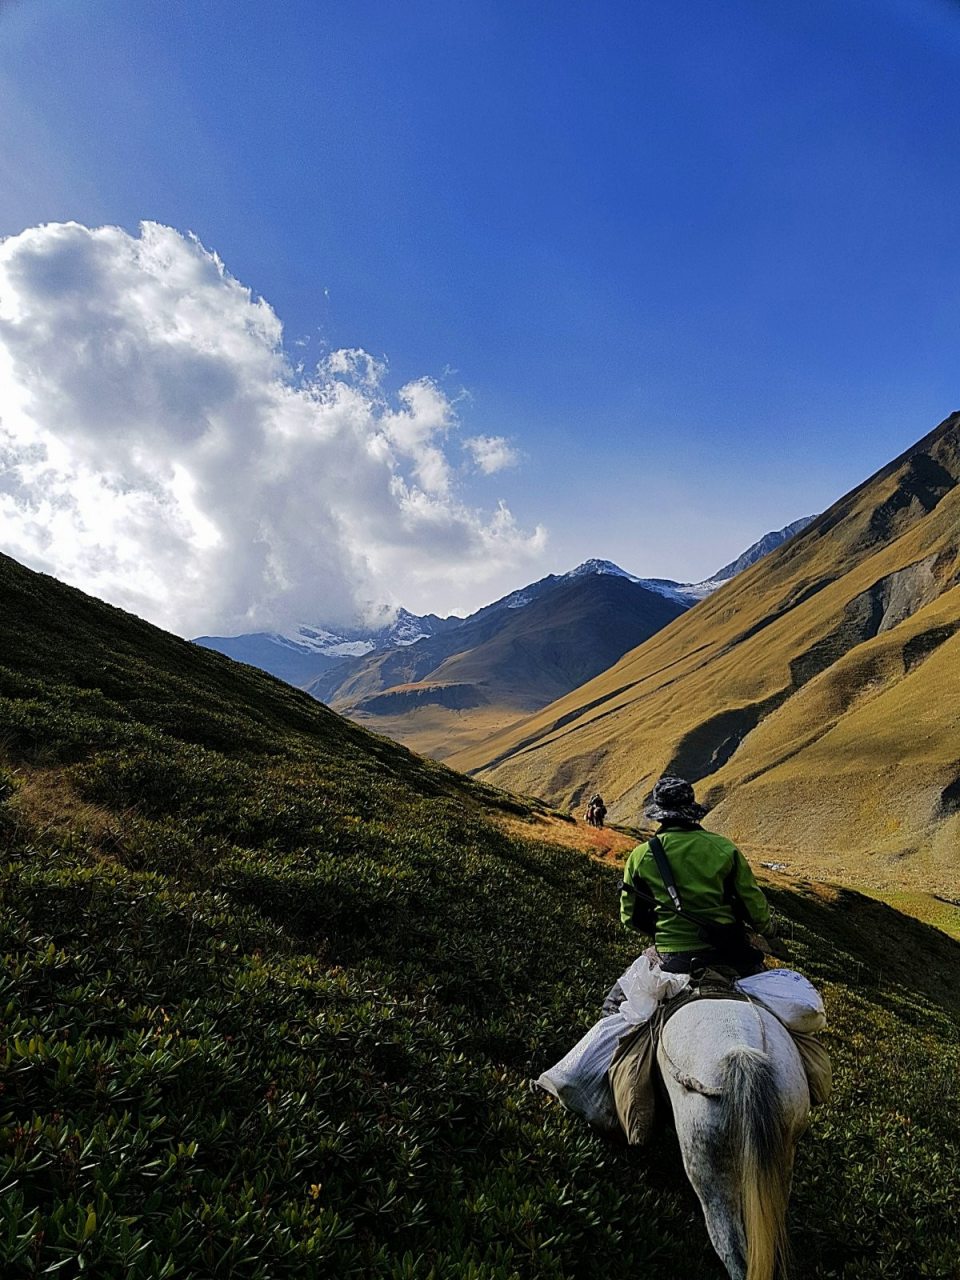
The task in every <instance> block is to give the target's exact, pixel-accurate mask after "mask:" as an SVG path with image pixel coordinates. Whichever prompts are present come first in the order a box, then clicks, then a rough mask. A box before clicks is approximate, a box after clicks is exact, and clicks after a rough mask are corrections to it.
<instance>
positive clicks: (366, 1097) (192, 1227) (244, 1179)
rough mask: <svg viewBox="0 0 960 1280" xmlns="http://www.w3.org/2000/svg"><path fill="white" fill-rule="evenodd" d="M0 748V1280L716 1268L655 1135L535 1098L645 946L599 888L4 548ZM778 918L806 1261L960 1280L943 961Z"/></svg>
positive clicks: (812, 919)
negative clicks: (584, 1118)
mask: <svg viewBox="0 0 960 1280" xmlns="http://www.w3.org/2000/svg"><path fill="white" fill-rule="evenodd" d="M0 742H2V743H3V744H4V747H3V756H4V760H3V770H2V773H0V848H2V851H3V852H2V857H0V862H2V873H0V957H2V960H0V1020H2V1037H0V1045H2V1047H0V1187H2V1189H3V1194H2V1196H0V1274H2V1275H3V1276H4V1278H5V1280H7V1278H8V1277H9V1278H10V1280H15V1278H17V1277H21V1276H24V1277H26V1276H39V1275H48V1274H52V1275H59V1276H64V1277H72V1276H75V1275H78V1274H79V1273H80V1272H86V1273H87V1274H89V1275H90V1276H93V1277H96V1278H97V1280H113V1277H117V1278H119V1277H127V1276H129V1277H133V1278H134V1280H140V1278H142V1280H147V1278H150V1280H153V1278H155V1277H183V1278H184V1280H186V1278H187V1277H206V1276H218V1277H238V1278H243V1280H246V1278H251V1280H252V1278H254V1277H261V1278H262V1280H267V1278H268V1277H270V1278H274V1277H278V1278H279V1277H294V1276H297V1277H303V1276H313V1275H315V1276H331V1277H337V1278H338V1280H339V1278H340V1277H349V1276H356V1277H395V1278H396V1280H430V1278H431V1277H432V1278H433V1280H465V1278H471V1280H513V1278H516V1277H520V1278H522V1280H528V1278H529V1280H534V1278H536V1280H552V1278H556V1280H560V1277H570V1278H571V1280H573V1278H574V1277H576V1278H577V1280H579V1278H580V1277H585V1278H588V1280H589V1278H590V1277H597V1280H600V1278H601V1277H603V1280H613V1278H616V1277H623V1278H624V1280H626V1278H627V1277H633V1276H636V1275H643V1276H645V1277H649V1278H652V1280H711V1278H713V1280H719V1278H720V1276H721V1274H722V1273H721V1271H720V1269H719V1266H718V1264H717V1262H716V1260H715V1258H714V1257H713V1254H712V1252H711V1251H710V1249H709V1246H708V1244H707V1240H706V1233H705V1231H704V1228H703V1225H702V1220H701V1218H700V1214H699V1208H698V1206H697V1203H696V1201H695V1199H694V1197H693V1194H692V1192H691V1191H690V1190H689V1188H688V1186H687V1185H686V1182H685V1180H684V1178H683V1174H682V1170H681V1168H680V1165H679V1159H678V1157H677V1154H676V1152H675V1150H674V1146H673V1144H672V1141H671V1137H670V1134H669V1133H668V1132H664V1133H663V1135H662V1136H661V1138H660V1139H659V1140H658V1142H657V1144H656V1145H655V1147H654V1148H653V1149H651V1150H648V1151H642V1152H637V1151H630V1150H628V1149H626V1148H623V1147H621V1146H618V1145H617V1144H615V1143H610V1142H608V1141H606V1140H604V1139H602V1138H600V1137H598V1136H597V1135H594V1134H593V1133H591V1132H590V1131H589V1130H588V1129H587V1128H586V1127H585V1126H583V1125H582V1123H581V1122H579V1121H578V1120H577V1119H576V1118H575V1117H572V1116H569V1115H567V1114H566V1113H564V1112H562V1111H561V1110H560V1109H559V1108H558V1107H557V1106H556V1105H555V1104H554V1103H553V1102H552V1101H551V1100H549V1099H547V1098H546V1097H544V1096H540V1095H535V1094H532V1093H530V1092H529V1091H528V1090H527V1088H526V1080H527V1078H528V1077H529V1076H530V1075H534V1074H537V1073H538V1072H539V1071H540V1070H541V1069H542V1068H543V1067H544V1066H546V1065H548V1064H550V1063H551V1062H553V1061H554V1060H555V1059H556V1058H558V1057H559V1056H560V1055H561V1054H562V1053H563V1052H565V1051H566V1049H567V1048H568V1047H569V1046H570V1044H571V1042H572V1041H573V1040H574V1039H575V1038H576V1037H577V1036H578V1035H579V1034H580V1033H581V1030H582V1029H583V1027H585V1026H586V1025H588V1024H589V1023H590V1022H591V1021H592V1020H593V1019H594V1017H595V1016H596V1013H597V1009H598V1006H599V1003H600V1000H601V999H602V995H603V992H604V991H605V989H606V987H607V986H608V985H609V983H610V981H611V980H612V979H613V977H615V976H616V974H617V973H618V972H619V971H620V969H621V968H622V967H623V966H624V964H625V963H626V961H627V960H628V959H629V958H630V956H631V953H632V952H631V947H630V943H629V940H628V939H626V938H625V937H624V936H623V935H621V933H620V932H619V929H618V927H617V926H616V924H615V917H616V910H615V906H616V898H617V895H616V882H617V876H616V872H615V871H614V870H612V869H610V868H607V867H604V866H602V865H600V864H599V863H597V862H593V861H591V860H589V859H588V858H586V857H584V856H583V855H582V854H580V853H578V852H576V851H573V850H570V849H565V848H561V847H558V846H554V845H547V844H536V843H532V842H529V841H524V840H521V839H515V838H511V837H508V836H507V835H506V834H504V833H503V831H502V830H501V829H500V828H499V827H498V825H497V823H496V821H495V819H496V816H497V811H498V810H499V811H500V812H506V813H514V814H516V813H517V812H522V807H521V806H519V805H518V803H517V802H516V801H514V800H512V799H511V798H509V797H507V796H506V795H504V794H503V793H499V792H495V791H492V790H489V789H486V788H482V787H479V786H477V785H475V784H472V783H469V782H467V781H466V780H465V779H461V778H458V777H456V776H455V775H453V774H450V773H448V772H447V771H446V770H444V769H442V768H440V767H439V766H437V765H433V764H430V763H429V762H426V761H422V760H420V759H418V758H417V757H415V756H412V755H411V754H409V753H408V752H407V751H405V750H404V749H403V748H401V747H398V746H395V745H394V744H391V743H388V742H386V741H385V740H383V739H378V738H374V737H371V736H369V735H367V734H365V733H363V732H362V731H361V730H359V729H358V728H356V727H354V726H351V725H349V724H347V723H346V722H344V721H342V720H339V719H338V718H337V717H335V716H333V715H332V714H330V713H329V712H327V711H326V710H325V709H324V708H323V707H321V706H319V705H318V704H317V703H315V702H313V701H312V700H311V699H310V698H308V697H307V696H306V695H304V694H300V693H298V692H297V691H295V690H293V689H290V688H288V687H286V686H284V685H282V684H280V683H279V682H277V681H274V680H271V679H270V678H269V677H267V676H263V675H261V674H259V673H257V672H254V671H252V670H251V669H247V668H243V667H239V666H237V665H235V664H232V663H230V662H229V661H228V660H226V659H223V658H221V657H220V656H219V655H217V654H214V653H210V652H206V651H203V650H200V649H197V648H194V647H192V646H190V645H188V644H185V643H183V642H181V641H178V640H176V639H174V638H173V637H170V636H167V635H165V634H164V633H162V632H160V631H157V630H155V629H154V628H151V627H148V626H146V625H145V624H143V623H140V622H138V621H136V620H135V619H132V618H130V617H128V616H126V615H124V614H121V613H119V612H117V611H116V610H111V609H108V608H107V607H106V606H103V605H100V604H98V603H96V602H94V601H91V600H89V599H87V598H86V597H83V596H82V595H80V594H79V593H77V592H74V591H71V590H70V589H69V588H66V587H63V586H62V585H60V584H58V583H55V582H52V581H51V580H49V579H44V578H41V577H39V576H37V575H34V574H30V573H28V572H27V571H26V570H24V569H21V568H20V567H19V566H17V565H16V564H14V563H13V562H12V561H9V560H7V559H5V558H2V557H0ZM776 899H777V905H778V906H779V907H780V908H781V910H782V911H783V913H784V915H785V916H786V917H787V918H788V919H789V920H790V921H792V922H793V925H792V927H793V930H794V934H795V937H794V945H795V949H796V954H797V957H798V960H799V962H800V963H801V965H802V966H803V967H804V968H805V969H806V970H807V972H809V973H810V974H811V976H812V977H813V978H814V979H815V980H816V981H818V982H819V983H820V984H821V986H822V987H823V988H824V990H825V993H826V997H827V1000H828V1002H829V1009H830V1014H831V1017H832V1020H833V1029H832V1031H831V1033H830V1037H829V1039H830V1047H831V1049H832V1051H833V1053H834V1055H835V1059H836V1068H837V1095H836V1098H835V1100H834V1102H833V1103H832V1104H831V1105H830V1106H829V1107H828V1108H825V1109H824V1110H823V1111H822V1112H820V1113H819V1114H818V1115H817V1116H816V1118H815V1120H814V1123H813V1126H812V1129H811V1131H810V1133H809V1134H808V1136H807V1137H806V1139H805V1140H804V1142H803V1144H802V1147H801V1153H800V1162H799V1168H798V1177H797V1188H796V1193H795V1196H794V1204H793V1214H792V1223H793V1232H794V1237H795V1241H796V1243H797V1246H798V1250H799V1252H800V1253H801V1256H802V1257H803V1258H804V1260H805V1267H804V1274H805V1275H806V1276H810V1277H844V1280H859V1278H862V1280H867V1278H868V1277H869V1278H870V1280H878V1278H879V1280H894V1278H896V1280H910V1278H911V1277H914V1276H916V1277H919V1276H928V1277H929V1276H941V1277H950V1276H954V1277H955V1276H956V1275H957V1274H958V1268H960V1244H958V1242H957V1239H956V1231H955V1222H954V1213H955V1205H956V1203H957V1202H958V1200H960V1105H958V1102H960V1099H958V1092H957V1090H958V1084H957V1082H958V1080H960V1035H958V1031H957V1015H958V1013H960V996H958V993H957V991H956V989H955V978H956V972H957V958H958V955H960V949H958V947H957V945H956V944H955V943H954V942H952V941H951V940H949V939H947V938H945V937H944V936H943V935H942V934H940V933H938V932H937V931H935V930H934V929H932V928H930V927H929V926H926V925H924V924H922V923H920V922H917V921H913V920H909V919H906V918H905V917H902V916H900V915H898V914H897V913H896V912H895V911H893V910H891V909H890V908H888V907H885V906H884V905H882V904H880V903H876V902H872V901H869V900H867V899H864V898H861V897H860V896H858V895H856V894H852V893H843V894H839V895H832V894H830V895H824V894H823V893H821V892H818V891H816V890H815V889H814V888H812V887H811V888H809V889H806V890H804V889H800V890H799V891H797V892H795V893H787V892H783V891H781V892H778V893H777V894H776ZM915 989H916V990H915Z"/></svg>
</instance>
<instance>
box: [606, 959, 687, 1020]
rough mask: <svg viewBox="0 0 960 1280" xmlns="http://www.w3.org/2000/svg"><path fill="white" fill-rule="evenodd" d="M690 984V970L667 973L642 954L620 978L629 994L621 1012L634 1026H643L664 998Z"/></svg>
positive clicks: (622, 988)
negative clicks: (688, 971)
mask: <svg viewBox="0 0 960 1280" xmlns="http://www.w3.org/2000/svg"><path fill="white" fill-rule="evenodd" d="M689 983H690V975H689V973H664V971H663V970H662V969H661V968H660V966H659V965H655V964H651V963H650V961H649V959H648V958H647V957H646V956H639V957H638V958H637V959H636V960H634V962H633V964H632V965H631V966H630V968H629V969H627V970H626V972H625V973H624V974H623V975H622V976H621V978H620V990H621V991H622V992H623V994H624V995H625V996H626V997H627V998H626V1000H625V1001H624V1002H623V1004H622V1005H621V1006H620V1012H621V1014H623V1016H624V1018H626V1020H627V1022H629V1023H630V1025H631V1026H634V1027H637V1026H640V1024H641V1023H643V1022H649V1021H650V1019H651V1018H652V1017H653V1011H654V1009H656V1007H657V1005H658V1004H659V1003H660V1001H661V1000H667V999H671V998H672V997H673V996H675V995H676V994H677V993H678V992H680V991H682V990H683V989H684V987H686V986H688V985H689Z"/></svg>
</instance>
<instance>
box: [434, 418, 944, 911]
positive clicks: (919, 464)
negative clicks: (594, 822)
mask: <svg viewBox="0 0 960 1280" xmlns="http://www.w3.org/2000/svg"><path fill="white" fill-rule="evenodd" d="M958 481H960V414H954V415H953V416H951V417H950V418H948V419H947V420H946V421H945V422H943V423H941V424H940V426H939V427H937V428H936V429H935V430H934V431H933V432H931V433H930V434H929V435H928V436H926V437H925V438H924V439H923V440H921V441H919V442H918V443H917V444H916V445H915V446H914V447H913V448H912V449H910V450H908V451H907V452H906V453H905V454H903V455H902V456H901V457H899V458H897V459H896V460H895V461H894V462H892V463H890V464H889V465H888V466H887V467H885V468H884V469H883V470H882V471H880V472H878V473H877V474H876V475H875V476H873V477H871V478H870V479H869V480H867V481H865V482H864V484H862V485H860V486H859V487H858V488H857V489H855V490H853V491H852V492H851V493H849V494H847V495H846V496H845V497H844V498H842V499H840V501H839V502H837V503H835V504H834V506H832V507H831V508H830V509H829V510H828V511H826V512H824V514H823V515H821V516H820V517H819V518H818V519H817V520H816V521H815V522H814V523H813V524H811V525H810V526H809V527H808V528H807V529H806V530H804V531H803V532H802V533H801V534H800V535H798V536H797V537H796V538H794V539H792V540H791V541H790V542H788V543H786V544H785V545H784V546H783V547H782V548H780V549H779V550H777V551H775V552H774V553H773V554H771V555H770V556H768V557H767V558H766V559H764V560H762V561H760V562H759V563H758V564H757V565H755V566H754V567H753V568H752V569H749V570H747V571H746V572H745V573H743V574H742V575H740V576H739V577H737V578H735V579H734V580H733V581H732V582H731V583H730V584H729V586H727V587H724V588H723V589H721V590H720V591H718V592H717V593H716V594H715V595H714V596H712V597H710V598H708V599H707V600H705V601H703V602H702V603H701V604H699V605H697V606H696V607H695V608H694V609H692V610H690V612H689V613H687V614H685V615H683V616H682V617H680V618H678V619H677V620H676V621H675V622H673V623H672V624H671V625H670V626H668V627H666V628H665V629H664V630H663V631H661V632H659V633H658V634H657V635H655V636H654V637H652V638H651V639H650V640H648V641H647V642H646V643H644V644H642V645H641V646H640V647H639V648H637V649H635V650H633V651H632V652H631V653H629V654H627V655H626V656H625V657H624V658H623V659H621V661H620V662H618V663H617V664H616V665H615V666H613V667H612V668H610V669H609V670H608V671H606V672H604V673H603V674H602V675H601V676H599V677H597V678H596V679H594V680H591V681H590V682H589V683H587V684H585V685H583V686H581V687H580V688H579V689H577V690H575V691H574V692H573V693H571V694H568V695H567V696H566V697H565V698H562V699H559V700H558V701H556V702H554V703H552V704H551V705H550V706H549V707H546V708H544V709H543V710H542V711H540V712H538V713H537V714H535V715H533V716H530V717H527V718H526V719H525V720H523V721H522V722H520V723H519V724H518V725H515V726H511V727H510V728H509V729H507V730H506V731H504V732H502V733H500V734H499V735H496V736H495V737H493V738H491V739H490V740H489V741H488V742H486V743H485V744H483V747H482V748H481V749H479V750H473V751H469V752H461V753H459V754H458V755H456V756H454V757H453V758H452V759H451V761H450V763H452V764H453V765H455V766H456V767H459V768H462V769H466V770H468V771H470V772H473V773H478V774H480V775H481V776H483V777H484V778H488V779H491V780H495V781H496V782H498V783H500V784H501V785H505V786H509V787H511V788H513V789H515V790H521V791H526V792H530V793H533V794H536V795H539V796H542V797H544V798H546V799H548V800H550V801H551V802H553V803H557V804H566V805H574V804H579V803H580V802H581V800H582V798H583V796H584V793H585V792H586V791H587V790H592V789H594V788H599V789H600V790H601V791H602V792H603V793H604V796H605V798H606V800H607V803H608V804H609V805H610V806H611V817H612V819H613V820H614V821H619V822H630V821H636V819H637V816H638V814H639V811H640V809H641V807H642V801H643V798H644V797H645V796H646V794H647V793H648V792H649V790H650V787H651V786H652V783H653V782H654V780H655V779H656V778H657V777H658V776H659V775H660V774H661V773H663V772H665V771H667V770H671V771H675V772H678V773H680V774H682V775H684V776H686V777H689V778H691V779H693V780H700V781H701V788H700V789H701V791H703V792H704V793H705V794H706V796H707V799H708V800H709V801H711V802H712V803H713V804H714V805H715V806H716V815H715V821H716V825H717V826H718V827H722V829H723V830H724V831H725V832H727V833H729V834H731V835H733V836H734V837H736V838H738V839H740V840H741V841H743V842H744V843H745V844H746V845H747V846H748V847H750V848H753V849H755V850H756V851H757V852H761V851H762V850H767V851H768V852H769V854H770V856H771V857H777V858H781V859H783V860H784V861H788V862H789V861H790V859H791V856H800V855H801V854H802V855H803V856H804V857H805V858H807V859H808V860H809V858H810V857H817V858H818V859H819V860H820V865H824V866H826V865H828V864H829V868H830V870H831V874H835V875H840V876H841V877H844V878H847V877H848V876H854V875H856V876H858V877H860V878H861V879H862V877H863V873H864V868H865V863H868V864H869V875H870V878H871V880H872V881H875V882H878V883H888V884H890V885H893V884H900V883H905V882H910V883H920V882H923V883H924V884H925V885H927V886H928V887H930V888H932V889H934V890H942V891H956V889H957V887H958V882H960V854H958V852H957V849H958V836H960V816H958V815H960V634H958V633H960V586H958V582H960V487H958ZM848 864H849V866H848Z"/></svg>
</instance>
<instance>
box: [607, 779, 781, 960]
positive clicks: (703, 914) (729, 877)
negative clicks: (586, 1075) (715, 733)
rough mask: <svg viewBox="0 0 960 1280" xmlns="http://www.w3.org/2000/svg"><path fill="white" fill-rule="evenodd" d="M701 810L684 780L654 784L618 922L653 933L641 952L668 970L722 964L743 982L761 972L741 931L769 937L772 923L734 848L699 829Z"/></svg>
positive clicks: (626, 879)
mask: <svg viewBox="0 0 960 1280" xmlns="http://www.w3.org/2000/svg"><path fill="white" fill-rule="evenodd" d="M706 812H707V810H706V808H705V807H704V806H703V805H702V804H697V802H696V801H695V799H694V794H693V787H692V786H691V785H690V783H689V782H685V781H684V780H683V779H682V778H675V777H672V776H670V775H666V776H665V777H662V778H661V779H660V781H659V782H658V783H657V784H656V786H655V787H654V788H653V794H652V795H651V797H650V801H649V803H648V804H647V806H646V808H645V809H644V816H645V817H646V818H649V819H650V820H651V821H652V822H656V823H659V828H658V831H657V834H656V836H655V837H653V838H652V839H651V840H648V841H646V842H645V843H644V844H641V845H638V846H637V848H636V849H634V851H633V852H632V853H631V854H630V856H629V858H628V859H627V864H626V866H625V867H624V871H623V888H622V890H621V893H620V919H621V920H622V921H623V923H624V924H625V925H626V926H627V928H630V929H637V930H639V931H640V932H641V933H647V934H651V935H653V938H654V947H653V948H651V950H650V953H648V954H650V957H651V959H655V960H658V961H659V963H660V965H661V967H662V968H663V969H664V970H665V971H667V972H669V973H690V972H691V970H692V969H697V968H704V967H715V966H717V965H722V966H724V967H727V968H730V969H735V970H736V971H737V973H739V974H740V976H741V977H746V976H747V975H748V974H752V973H759V972H760V970H761V969H762V968H763V953H762V952H761V951H760V950H759V949H758V948H757V947H755V946H753V945H752V944H751V942H750V940H749V938H748V934H747V930H748V929H749V930H751V931H753V932H754V933H759V934H761V935H763V936H765V937H767V938H773V937H775V936H776V924H775V922H774V918H773V913H772V911H771V909H770V906H769V905H768V903H767V900H766V898H765V897H764V896H763V893H762V892H761V890H760V888H759V886H758V885H757V882H756V880H755V879H754V875H753V872H752V871H751V870H750V867H749V866H748V864H747V861H746V859H745V858H744V856H743V854H742V853H741V852H740V850H739V849H738V848H737V847H736V845H734V844H732V843H731V841H729V840H726V839H725V838H724V837H723V836H718V835H715V834H714V833H713V832H712V831H704V829H703V827H702V826H701V825H700V820H701V818H703V817H704V816H705V815H706Z"/></svg>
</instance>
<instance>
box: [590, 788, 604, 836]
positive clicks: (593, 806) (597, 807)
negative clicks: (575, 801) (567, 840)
mask: <svg viewBox="0 0 960 1280" xmlns="http://www.w3.org/2000/svg"><path fill="white" fill-rule="evenodd" d="M606 816H607V806H606V805H605V804H604V803H603V796H602V795H601V794H600V792H599V791H598V792H596V793H595V794H594V795H593V796H592V797H591V799H590V803H589V804H588V805H587V825H588V826H591V827H602V826H603V820H604V818H605V817H606Z"/></svg>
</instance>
